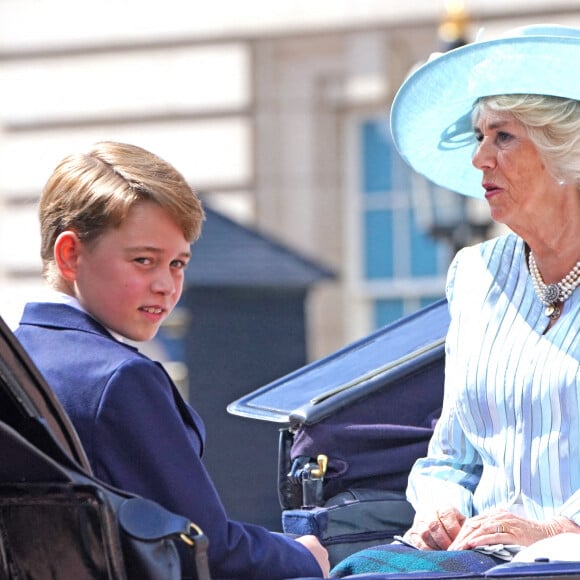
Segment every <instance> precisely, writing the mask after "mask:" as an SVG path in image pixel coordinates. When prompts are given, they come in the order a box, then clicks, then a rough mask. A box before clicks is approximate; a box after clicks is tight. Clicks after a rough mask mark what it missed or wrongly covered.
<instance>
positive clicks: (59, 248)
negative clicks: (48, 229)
mask: <svg viewBox="0 0 580 580" xmlns="http://www.w3.org/2000/svg"><path fill="white" fill-rule="evenodd" d="M80 246H81V241H80V239H79V237H78V236H77V234H76V233H75V232H73V231H71V230H67V231H66V232H62V233H61V234H60V235H59V236H58V238H56V242H55V243H54V261H55V262H56V266H57V268H58V269H59V272H60V274H61V276H62V277H63V278H64V279H65V280H67V281H69V282H74V281H75V280H76V275H77V263H78V258H79V253H80V250H81V247H80Z"/></svg>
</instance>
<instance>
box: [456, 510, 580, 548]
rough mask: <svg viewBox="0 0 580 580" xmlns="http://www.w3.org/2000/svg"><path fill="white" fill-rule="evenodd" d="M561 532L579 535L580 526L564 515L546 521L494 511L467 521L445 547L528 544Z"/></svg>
mask: <svg viewBox="0 0 580 580" xmlns="http://www.w3.org/2000/svg"><path fill="white" fill-rule="evenodd" d="M564 532H572V533H577V534H578V533H580V527H579V526H577V525H576V524H575V523H574V522H573V521H572V520H569V519H568V518H565V517H557V518H554V519H553V520H550V521H548V522H537V521H534V520H528V519H526V518H522V517H519V516H517V515H515V514H512V513H511V512H508V511H497V512H491V513H486V514H484V515H479V516H474V517H472V518H469V519H468V520H466V521H465V522H464V524H463V526H462V528H461V531H460V532H459V534H458V535H457V537H456V538H455V539H454V541H453V543H452V544H451V545H450V546H449V548H448V549H449V550H469V549H470V548H475V547H477V546H486V545H490V544H517V545H520V546H529V545H530V544H533V543H534V542H537V541H538V540H543V539H544V538H549V537H551V536H555V535H557V534H562V533H564Z"/></svg>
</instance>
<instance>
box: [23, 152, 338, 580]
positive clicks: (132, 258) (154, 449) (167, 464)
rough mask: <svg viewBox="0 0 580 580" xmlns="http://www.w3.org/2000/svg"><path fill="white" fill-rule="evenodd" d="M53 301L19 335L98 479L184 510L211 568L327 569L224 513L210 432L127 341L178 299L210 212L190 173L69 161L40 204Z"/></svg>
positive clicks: (142, 160) (307, 553)
mask: <svg viewBox="0 0 580 580" xmlns="http://www.w3.org/2000/svg"><path fill="white" fill-rule="evenodd" d="M39 214H40V224H41V239H42V242H41V256H42V262H43V276H44V278H45V279H46V281H47V282H48V284H49V285H50V287H51V288H52V289H53V290H54V299H53V300H52V301H51V302H37V303H29V304H27V305H26V307H25V310H24V314H23V317H22V320H21V322H20V326H19V328H18V329H17V331H16V335H17V337H18V338H19V340H20V341H21V343H22V344H23V346H24V347H25V348H26V349H27V351H28V352H29V354H30V356H31V358H32V359H33V361H34V362H35V364H36V365H37V367H38V368H39V370H40V371H41V372H42V373H43V375H44V376H45V378H46V380H47V381H48V383H49V384H50V385H51V387H52V388H53V389H54V391H55V393H56V395H57V396H58V398H59V399H60V401H61V403H62V404H63V406H64V408H65V410H66V411H67V412H68V414H69V416H70V417H71V419H72V421H73V423H74V425H75V427H76V429H77V431H78V434H79V436H80V438H81V441H82V443H83V445H84V447H85V450H86V453H87V455H88V458H89V461H90V463H91V466H92V468H93V471H94V473H95V475H96V476H97V477H98V478H100V479H102V480H104V481H106V482H109V483H111V484H113V485H114V486H117V487H119V488H123V489H126V490H128V491H131V492H134V493H137V494H140V495H142V496H144V497H147V498H150V499H152V500H155V501H157V502H159V503H160V504H162V505H164V506H165V507H166V508H168V509H170V510H172V511H174V512H176V513H181V514H183V515H185V516H187V517H189V518H190V519H191V520H192V521H193V522H195V523H196V524H197V525H199V526H200V527H201V528H202V529H203V530H204V532H205V533H206V535H207V536H208V538H209V560H210V568H211V573H212V576H214V577H216V578H236V579H243V578H252V579H254V580H260V579H261V580H275V579H277V578H280V579H281V578H293V577H304V576H318V577H320V576H322V575H324V576H326V575H327V574H328V558H327V553H326V550H325V549H324V548H323V547H322V546H321V545H320V543H319V542H318V540H317V539H316V538H315V537H314V536H304V537H302V538H298V539H297V540H294V539H291V538H288V537H286V536H283V535H282V534H276V533H274V532H270V531H268V530H266V529H264V528H261V527H259V526H255V525H251V524H243V523H239V522H234V521H230V520H229V519H228V517H227V515H226V514H225V512H224V508H223V505H222V503H221V501H220V499H219V497H218V494H217V492H216V489H215V487H214V485H213V483H212V482H211V480H210V477H209V475H208V473H207V472H206V470H205V468H204V466H203V464H202V462H201V455H202V452H203V446H204V438H205V430H204V426H203V423H202V421H201V419H200V417H199V416H198V415H197V413H196V412H195V411H194V410H193V409H192V408H191V407H189V405H188V404H187V403H185V401H184V400H183V399H182V398H181V396H180V395H179V393H178V391H177V389H176V387H175V386H174V384H173V383H172V381H171V379H170V378H169V376H168V375H167V373H166V372H165V371H164V370H163V368H162V366H161V365H160V364H158V363H156V362H153V361H152V360H150V359H149V358H147V357H145V356H143V355H142V354H140V353H139V352H138V351H137V350H136V349H134V348H132V347H131V346H129V345H127V344H125V343H124V342H123V341H124V339H131V340H134V341H142V340H148V339H150V338H153V337H154V336H155V334H156V332H157V331H158V329H159V327H160V325H161V323H162V322H163V320H164V319H165V318H166V317H167V316H168V315H169V313H170V312H171V311H172V310H173V308H174V306H175V304H176V303H177V301H178V300H179V297H180V295H181V291H182V286H183V274H184V269H185V267H186V266H187V263H188V260H189V257H190V245H191V243H192V242H193V241H195V240H196V239H197V238H198V237H199V235H200V231H201V224H202V221H203V219H204V214H203V209H202V207H201V204H200V202H199V200H198V198H197V196H196V195H195V194H194V193H193V192H192V190H191V188H190V187H189V186H188V185H187V183H186V181H185V179H184V178H183V176H182V175H181V174H180V173H179V172H177V171H176V170H175V168H173V167H172V166H171V165H169V164H168V163H166V162H165V161H163V160H162V159H160V158H159V157H157V156H156V155H153V154H152V153H150V152H148V151H145V150H143V149H141V148H139V147H135V146H132V145H126V144H122V143H114V142H102V143H98V144H97V145H95V146H94V147H93V149H92V150H91V151H89V152H88V153H87V154H75V155H70V156H68V157H66V158H65V159H64V160H63V161H62V162H61V163H60V164H59V165H58V166H57V168H56V169H55V171H54V172H53V174H52V176H51V177H50V178H49V180H48V182H47V184H46V186H45V189H44V192H43V195H42V198H41V200H40V210H39Z"/></svg>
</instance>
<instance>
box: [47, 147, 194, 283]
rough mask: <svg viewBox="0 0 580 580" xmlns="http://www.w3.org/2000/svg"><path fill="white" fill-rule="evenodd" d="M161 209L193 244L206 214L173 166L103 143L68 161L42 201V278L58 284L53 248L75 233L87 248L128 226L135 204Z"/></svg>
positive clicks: (138, 149) (52, 178)
mask: <svg viewBox="0 0 580 580" xmlns="http://www.w3.org/2000/svg"><path fill="white" fill-rule="evenodd" d="M142 201H153V202H155V203H157V204H159V206H160V207H162V208H163V209H164V210H165V211H166V212H167V213H168V214H169V216H170V217H171V219H172V220H174V221H175V223H176V224H177V225H178V226H179V228H180V229H181V231H182V232H183V235H184V237H185V239H187V240H189V241H190V242H194V241H195V240H196V239H197V238H198V237H199V235H200V233H201V225H202V222H203V220H204V217H205V216H204V211H203V208H202V206H201V202H200V200H199V198H198V197H197V195H196V193H195V192H194V191H193V190H192V189H191V187H190V186H189V185H188V183H187V182H186V180H185V178H184V177H183V175H181V173H179V172H178V171H177V170H176V169H175V168H174V167H173V166H172V165H171V164H169V163H167V162H166V161H164V160H163V159H161V158H160V157H158V156H157V155H154V154H153V153H151V152H149V151H147V150H145V149H142V148H141V147H137V146H135V145H128V144H125V143H117V142H113V141H102V142H100V143H97V144H95V145H94V146H93V147H92V149H91V150H90V151H88V152H87V153H75V154H72V155H69V156H67V157H65V158H64V159H63V160H62V161H61V162H60V163H59V164H58V165H57V167H56V169H55V170H54V171H53V173H52V175H51V176H50V178H49V179H48V181H47V183H46V185H45V187H44V191H43V193H42V197H41V199H40V207H39V217H40V234H41V258H42V273H43V276H44V277H45V279H46V280H47V281H48V282H49V283H51V284H52V285H54V284H55V283H57V281H58V272H57V268H56V265H55V262H54V244H55V242H56V239H57V238H58V236H59V235H60V234H61V233H62V232H64V231H66V230H73V231H74V232H75V233H76V234H77V235H78V236H79V238H80V239H81V240H82V241H83V242H85V243H91V242H94V241H95V240H96V239H97V238H98V237H99V236H101V235H102V234H103V233H104V232H105V231H107V230H108V229H110V228H115V227H118V226H119V225H121V224H122V223H123V220H124V219H125V218H126V216H127V214H128V212H129V210H130V209H131V207H133V205H135V204H136V203H139V202H142Z"/></svg>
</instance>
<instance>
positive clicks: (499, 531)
mask: <svg viewBox="0 0 580 580" xmlns="http://www.w3.org/2000/svg"><path fill="white" fill-rule="evenodd" d="M495 533H496V534H505V533H506V529H505V528H504V527H503V524H497V526H496V528H495Z"/></svg>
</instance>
